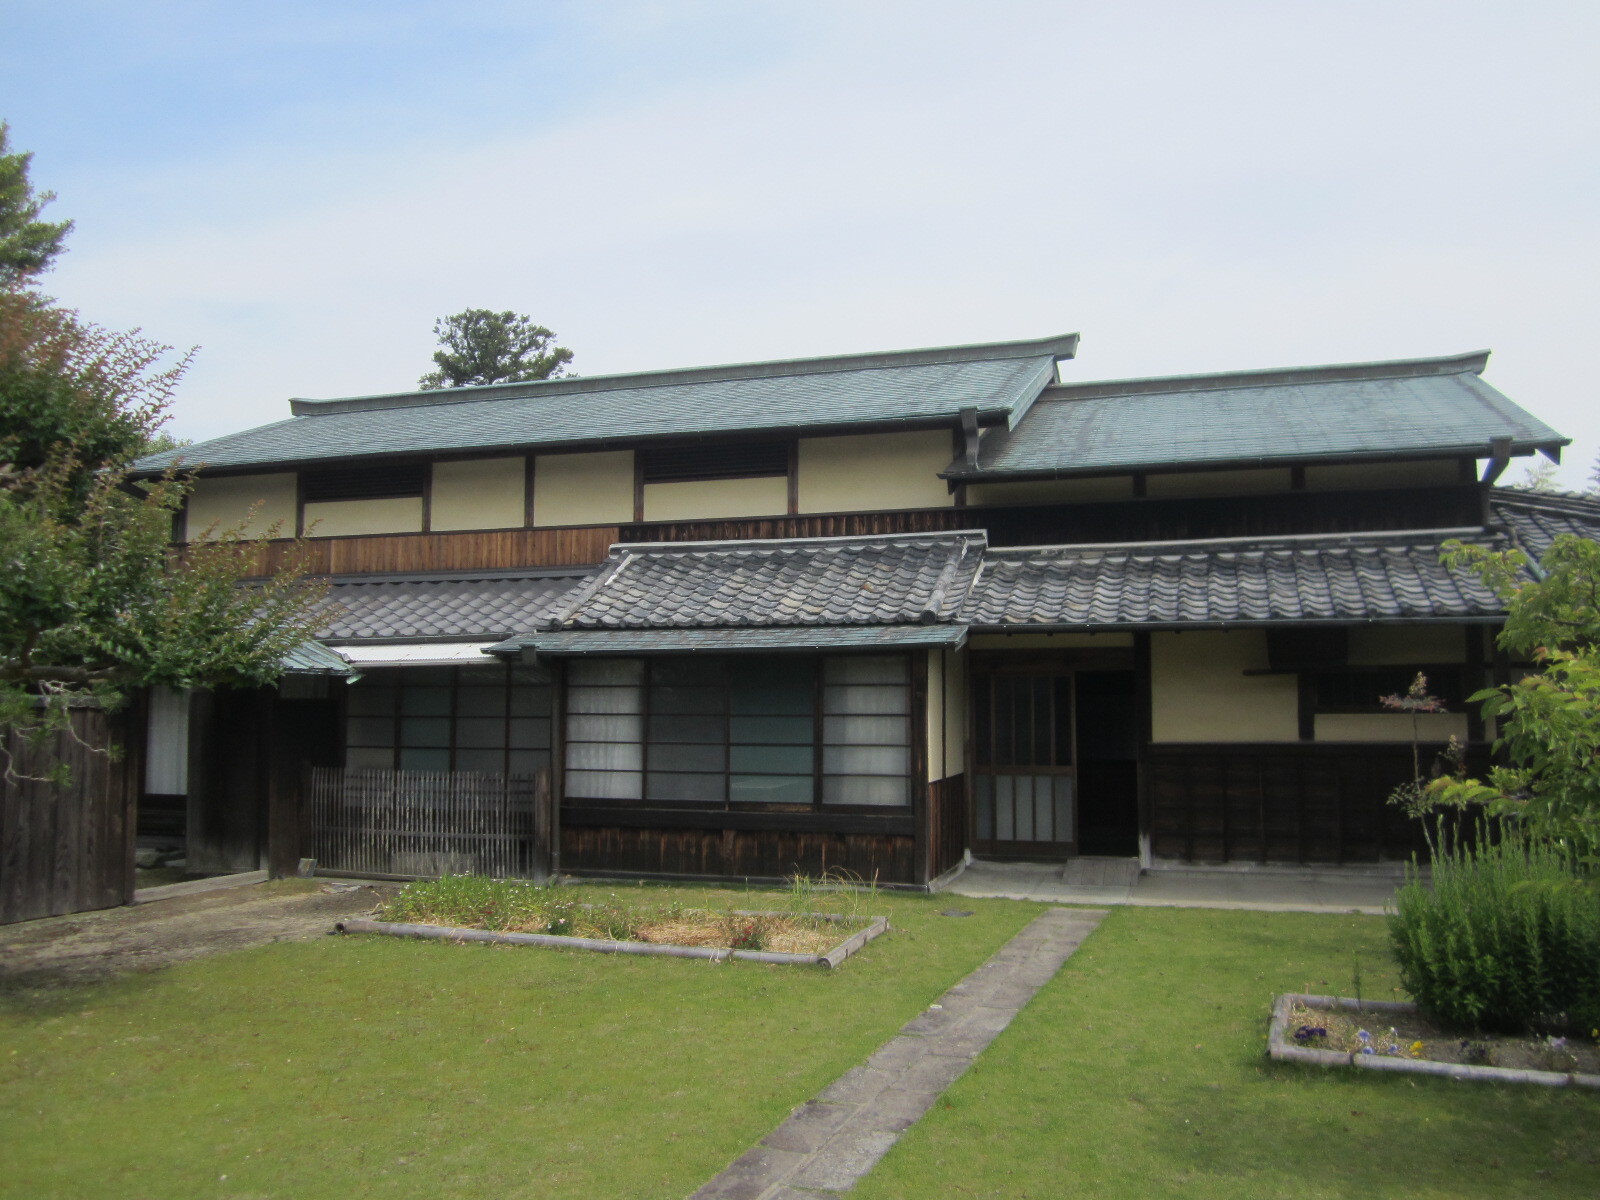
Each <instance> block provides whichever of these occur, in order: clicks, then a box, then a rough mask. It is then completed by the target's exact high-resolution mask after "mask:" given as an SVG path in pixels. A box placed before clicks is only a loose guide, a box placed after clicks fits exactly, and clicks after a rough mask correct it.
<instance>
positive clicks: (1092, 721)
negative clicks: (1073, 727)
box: [1077, 671, 1139, 857]
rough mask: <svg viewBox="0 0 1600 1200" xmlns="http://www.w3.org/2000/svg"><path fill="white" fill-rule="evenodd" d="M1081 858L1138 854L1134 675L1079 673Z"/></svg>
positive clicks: (1079, 824)
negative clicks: (1084, 856)
mask: <svg viewBox="0 0 1600 1200" xmlns="http://www.w3.org/2000/svg"><path fill="white" fill-rule="evenodd" d="M1077 699H1078V713H1077V718H1078V720H1077V733H1078V796H1079V804H1078V845H1077V852H1078V853H1079V854H1097V855H1098V854H1103V855H1115V856H1117V857H1129V856H1132V855H1135V854H1138V853H1139V737H1138V732H1137V731H1138V728H1139V723H1138V708H1137V705H1138V698H1137V693H1136V691H1135V688H1134V675H1133V672H1132V671H1079V672H1077Z"/></svg>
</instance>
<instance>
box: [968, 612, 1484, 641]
mask: <svg viewBox="0 0 1600 1200" xmlns="http://www.w3.org/2000/svg"><path fill="white" fill-rule="evenodd" d="M1505 619H1506V617H1505V614H1504V613H1469V614H1464V615H1451V614H1446V615H1443V616H1416V617H1278V618H1273V619H1271V620H1265V621H1120V622H1117V623H1115V624H1111V623H1107V624H1103V625H1081V624H1079V625H1074V624H1067V623H1061V622H1029V623H1024V622H1018V623H1017V624H1012V625H969V626H967V632H968V633H969V634H984V635H989V634H1004V635H1006V636H1011V635H1013V634H1023V633H1089V634H1095V633H1192V632H1198V631H1201V630H1211V631H1212V632H1228V631H1230V630H1243V629H1288V628H1294V629H1312V628H1324V629H1335V628H1338V629H1350V628H1355V627H1357V626H1361V627H1366V626H1374V625H1397V626H1409V627H1413V628H1414V627H1416V626H1420V625H1501V624H1504V622H1505Z"/></svg>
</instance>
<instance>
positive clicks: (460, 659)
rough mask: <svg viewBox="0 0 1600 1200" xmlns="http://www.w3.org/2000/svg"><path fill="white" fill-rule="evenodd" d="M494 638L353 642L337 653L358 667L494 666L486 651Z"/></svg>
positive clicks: (340, 647) (343, 646)
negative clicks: (487, 639)
mask: <svg viewBox="0 0 1600 1200" xmlns="http://www.w3.org/2000/svg"><path fill="white" fill-rule="evenodd" d="M493 645H494V642H493V641H492V640H490V641H485V640H483V639H482V638H478V639H476V640H473V641H454V642H452V641H440V640H437V639H433V640H429V641H415V642H397V641H386V642H350V643H347V644H345V645H342V646H339V647H338V653H339V654H341V655H343V656H344V658H345V659H346V660H347V661H348V662H349V663H350V665H351V666H353V667H355V668H357V669H358V670H359V669H362V668H372V667H455V666H471V665H472V664H474V663H476V664H479V665H484V666H492V665H494V663H495V660H494V659H492V658H490V657H489V656H488V655H487V654H486V653H485V651H487V650H488V649H489V647H491V646H493Z"/></svg>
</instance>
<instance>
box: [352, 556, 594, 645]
mask: <svg viewBox="0 0 1600 1200" xmlns="http://www.w3.org/2000/svg"><path fill="white" fill-rule="evenodd" d="M582 576H583V572H582V571H577V572H567V573H564V574H550V573H540V574H530V573H528V572H520V573H505V572H501V573H496V574H483V575H474V576H471V577H460V576H455V577H437V578H413V579H343V580H334V581H332V582H331V583H330V584H329V586H328V598H327V599H326V600H325V601H323V604H322V608H323V611H324V612H326V613H327V614H328V616H329V624H328V626H327V629H326V630H325V631H324V632H323V633H322V635H321V636H322V637H323V638H324V639H326V640H329V641H335V642H337V641H358V640H364V639H369V638H440V637H462V638H473V637H477V638H497V637H505V636H506V635H507V634H510V633H514V632H515V631H517V630H519V629H531V628H532V627H533V626H534V624H535V623H536V622H537V621H538V620H539V619H540V618H541V617H542V616H543V615H544V613H545V612H546V610H547V609H548V608H549V607H550V606H551V605H552V604H553V603H555V602H556V601H557V600H559V599H560V598H561V597H562V596H563V595H564V594H565V593H566V592H568V591H569V590H571V588H572V587H573V585H574V584H576V583H577V582H578V580H579V579H581V578H582Z"/></svg>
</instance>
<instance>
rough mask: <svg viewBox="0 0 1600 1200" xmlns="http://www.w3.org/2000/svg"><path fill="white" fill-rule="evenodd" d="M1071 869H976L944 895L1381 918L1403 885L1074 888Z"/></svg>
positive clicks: (1357, 876) (1219, 877)
mask: <svg viewBox="0 0 1600 1200" xmlns="http://www.w3.org/2000/svg"><path fill="white" fill-rule="evenodd" d="M1073 878H1075V876H1074V875H1073V873H1072V864H1071V863H1070V862H1069V863H1067V864H1066V865H1065V866H1063V864H1060V863H996V862H977V863H973V864H972V865H971V866H969V867H967V869H966V870H965V871H963V872H962V873H961V874H959V875H957V876H956V877H955V878H954V879H952V880H950V881H949V883H947V884H946V885H945V886H944V887H943V888H942V889H941V890H942V891H945V892H949V893H951V894H953V895H958V896H973V897H981V898H985V899H1000V900H1032V901H1034V902H1036V903H1043V904H1086V905H1092V906H1095V907H1100V906H1104V905H1120V904H1125V905H1130V906H1133V907H1136V908H1140V907H1142V908H1232V909H1249V910H1254V911H1257V912H1324V913H1326V912H1336V913H1348V912H1359V913H1382V912H1383V911H1384V908H1385V906H1386V905H1390V904H1392V902H1393V898H1394V891H1395V888H1396V887H1398V886H1399V884H1400V883H1401V882H1402V880H1401V878H1400V876H1399V875H1397V874H1396V873H1395V872H1393V871H1385V870H1381V869H1379V870H1363V869H1359V868H1343V869H1340V868H1322V869H1317V868H1308V869H1306V870H1304V871H1293V870H1263V871H1259V872H1257V871H1227V870H1213V871H1207V870H1201V869H1193V870H1185V869H1176V868H1163V869H1157V870H1149V871H1144V872H1142V873H1140V874H1138V875H1136V876H1134V877H1133V878H1132V879H1131V881H1129V882H1123V883H1118V884H1115V885H1100V886H1096V885H1093V884H1078V883H1074V882H1072V879H1073Z"/></svg>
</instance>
